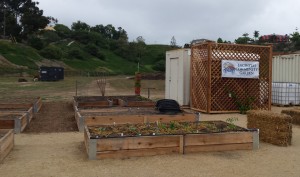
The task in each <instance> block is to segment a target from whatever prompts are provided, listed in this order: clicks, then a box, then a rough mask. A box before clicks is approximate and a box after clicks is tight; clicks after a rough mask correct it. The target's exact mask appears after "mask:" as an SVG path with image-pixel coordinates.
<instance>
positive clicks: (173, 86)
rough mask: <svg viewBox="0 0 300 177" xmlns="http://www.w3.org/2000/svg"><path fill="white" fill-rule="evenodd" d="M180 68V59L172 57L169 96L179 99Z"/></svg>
mask: <svg viewBox="0 0 300 177" xmlns="http://www.w3.org/2000/svg"><path fill="white" fill-rule="evenodd" d="M178 69H179V59H178V58H171V59H170V78H169V82H170V83H169V85H170V87H169V89H170V90H169V94H170V95H169V98H170V99H173V100H177V101H178V72H179V71H178Z"/></svg>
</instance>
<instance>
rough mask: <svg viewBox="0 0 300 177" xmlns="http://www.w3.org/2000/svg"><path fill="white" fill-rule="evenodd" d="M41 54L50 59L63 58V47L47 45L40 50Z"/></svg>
mask: <svg viewBox="0 0 300 177" xmlns="http://www.w3.org/2000/svg"><path fill="white" fill-rule="evenodd" d="M40 54H41V55H42V56H43V57H45V58H48V59H61V57H62V51H61V49H60V48H58V47H56V46H54V45H49V46H47V47H46V48H44V49H43V50H41V51H40Z"/></svg>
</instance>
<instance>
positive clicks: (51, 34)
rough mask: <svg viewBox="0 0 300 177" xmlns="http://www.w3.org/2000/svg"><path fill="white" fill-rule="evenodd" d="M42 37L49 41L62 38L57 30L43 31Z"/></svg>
mask: <svg viewBox="0 0 300 177" xmlns="http://www.w3.org/2000/svg"><path fill="white" fill-rule="evenodd" d="M41 33H42V39H43V40H44V41H45V42H46V43H47V44H49V43H51V42H56V41H59V40H60V37H59V36H58V35H57V33H56V32H55V31H49V30H48V31H42V32H41Z"/></svg>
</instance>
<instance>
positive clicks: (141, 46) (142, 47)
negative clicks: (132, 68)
mask: <svg viewBox="0 0 300 177" xmlns="http://www.w3.org/2000/svg"><path fill="white" fill-rule="evenodd" d="M136 41H137V45H136V48H137V57H138V61H139V62H140V61H141V58H142V56H143V55H144V53H145V51H146V43H145V39H144V38H143V36H139V37H137V38H136Z"/></svg>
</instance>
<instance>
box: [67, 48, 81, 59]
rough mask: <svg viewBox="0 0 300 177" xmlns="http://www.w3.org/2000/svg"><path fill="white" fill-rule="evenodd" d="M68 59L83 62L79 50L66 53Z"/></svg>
mask: <svg viewBox="0 0 300 177" xmlns="http://www.w3.org/2000/svg"><path fill="white" fill-rule="evenodd" d="M68 58H69V59H74V58H75V59H80V60H83V59H84V56H83V52H82V51H81V50H80V49H71V50H70V51H69V52H68Z"/></svg>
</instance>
